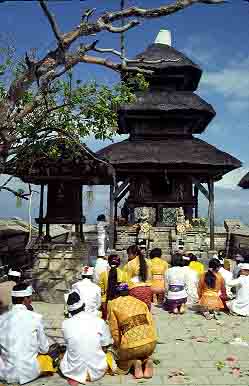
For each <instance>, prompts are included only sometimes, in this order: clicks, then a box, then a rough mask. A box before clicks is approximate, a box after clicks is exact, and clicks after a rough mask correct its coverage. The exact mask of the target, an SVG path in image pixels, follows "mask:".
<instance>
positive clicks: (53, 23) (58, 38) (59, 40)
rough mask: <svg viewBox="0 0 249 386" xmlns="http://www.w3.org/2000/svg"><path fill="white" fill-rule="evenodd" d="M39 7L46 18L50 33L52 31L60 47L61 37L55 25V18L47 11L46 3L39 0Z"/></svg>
mask: <svg viewBox="0 0 249 386" xmlns="http://www.w3.org/2000/svg"><path fill="white" fill-rule="evenodd" d="M40 6H41V8H42V9H43V12H44V14H45V16H46V17H47V19H48V21H49V23H50V25H51V28H52V31H53V33H54V35H55V37H56V39H57V41H58V42H59V44H60V45H62V37H61V34H60V31H59V27H58V25H57V23H56V20H55V17H54V16H53V15H52V14H51V12H50V11H49V9H48V7H47V4H46V1H44V0H40Z"/></svg>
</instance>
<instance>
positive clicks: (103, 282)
mask: <svg viewBox="0 0 249 386" xmlns="http://www.w3.org/2000/svg"><path fill="white" fill-rule="evenodd" d="M108 264H109V268H108V271H104V272H102V273H101V275H100V279H99V287H100V288H101V301H102V317H103V319H104V320H106V317H107V303H108V302H109V301H110V300H113V299H114V297H115V288H116V286H117V285H118V284H119V283H126V282H127V273H126V272H124V271H122V270H121V269H120V268H119V266H120V257H119V256H118V255H117V254H112V255H110V256H109V257H108Z"/></svg>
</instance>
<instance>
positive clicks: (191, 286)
mask: <svg viewBox="0 0 249 386" xmlns="http://www.w3.org/2000/svg"><path fill="white" fill-rule="evenodd" d="M182 260H183V267H182V270H183V271H184V272H185V279H186V292H187V295H188V297H187V303H186V304H187V306H188V308H192V309H193V308H194V307H195V306H196V305H197V304H198V302H199V297H198V291H197V288H198V284H199V275H198V273H197V272H196V271H194V270H193V269H192V268H190V267H189V264H190V257H188V256H185V255H183V256H182Z"/></svg>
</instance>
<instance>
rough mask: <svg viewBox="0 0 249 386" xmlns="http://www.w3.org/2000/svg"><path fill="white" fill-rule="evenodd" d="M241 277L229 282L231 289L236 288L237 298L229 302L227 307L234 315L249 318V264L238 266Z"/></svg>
mask: <svg viewBox="0 0 249 386" xmlns="http://www.w3.org/2000/svg"><path fill="white" fill-rule="evenodd" d="M238 268H239V277H238V278H237V279H233V280H231V281H230V282H227V285H228V286H230V287H236V297H235V299H233V300H230V301H228V302H227V307H228V309H229V310H230V312H231V313H232V314H235V315H240V316H249V264H248V263H241V264H239V265H238Z"/></svg>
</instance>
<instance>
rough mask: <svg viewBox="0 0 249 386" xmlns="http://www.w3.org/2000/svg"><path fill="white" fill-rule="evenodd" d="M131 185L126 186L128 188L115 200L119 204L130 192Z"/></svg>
mask: <svg viewBox="0 0 249 386" xmlns="http://www.w3.org/2000/svg"><path fill="white" fill-rule="evenodd" d="M129 189H130V184H129V185H128V186H126V188H125V189H124V190H123V191H122V193H121V194H120V195H119V197H118V198H117V199H116V200H115V201H116V202H117V204H118V203H119V202H120V201H121V200H122V198H124V196H125V195H126V194H127V193H128V192H129Z"/></svg>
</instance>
